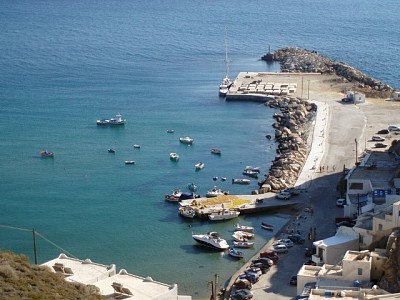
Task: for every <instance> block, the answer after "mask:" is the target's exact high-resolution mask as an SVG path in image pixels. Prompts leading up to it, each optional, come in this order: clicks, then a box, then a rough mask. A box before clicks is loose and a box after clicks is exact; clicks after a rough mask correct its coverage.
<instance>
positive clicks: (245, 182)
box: [232, 178, 250, 184]
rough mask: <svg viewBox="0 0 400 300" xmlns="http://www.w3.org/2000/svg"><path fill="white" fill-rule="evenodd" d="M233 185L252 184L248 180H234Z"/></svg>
mask: <svg viewBox="0 0 400 300" xmlns="http://www.w3.org/2000/svg"><path fill="white" fill-rule="evenodd" d="M232 184H250V179H246V178H236V179H232Z"/></svg>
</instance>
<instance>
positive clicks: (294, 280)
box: [289, 275, 297, 285]
mask: <svg viewBox="0 0 400 300" xmlns="http://www.w3.org/2000/svg"><path fill="white" fill-rule="evenodd" d="M289 284H290V285H297V275H293V276H292V277H290V281H289Z"/></svg>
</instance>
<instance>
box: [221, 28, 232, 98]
mask: <svg viewBox="0 0 400 300" xmlns="http://www.w3.org/2000/svg"><path fill="white" fill-rule="evenodd" d="M224 63H225V69H226V74H225V77H224V79H222V81H221V83H220V84H219V95H220V96H221V97H225V96H226V94H227V93H228V91H229V89H230V87H231V86H232V84H233V81H232V80H231V79H230V78H229V64H228V43H227V34H226V30H225V59H224Z"/></svg>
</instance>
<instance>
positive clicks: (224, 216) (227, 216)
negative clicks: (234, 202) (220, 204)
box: [208, 209, 240, 221]
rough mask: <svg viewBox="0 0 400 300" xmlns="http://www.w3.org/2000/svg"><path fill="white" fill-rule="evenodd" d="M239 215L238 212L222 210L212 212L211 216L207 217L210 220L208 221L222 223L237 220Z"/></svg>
mask: <svg viewBox="0 0 400 300" xmlns="http://www.w3.org/2000/svg"><path fill="white" fill-rule="evenodd" d="M239 215H240V211H237V210H228V209H222V210H221V211H218V212H212V213H211V214H209V215H208V218H209V219H210V221H224V220H231V219H234V218H237V217H239Z"/></svg>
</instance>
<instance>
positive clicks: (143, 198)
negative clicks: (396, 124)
mask: <svg viewBox="0 0 400 300" xmlns="http://www.w3.org/2000/svg"><path fill="white" fill-rule="evenodd" d="M398 8H399V5H398V3H397V2H396V1H395V0H392V1H385V3H384V4H383V3H382V2H380V1H361V0H357V1H356V0H355V1H344V0H342V1H334V2H332V1H301V0H297V1H274V0H273V1H268V2H265V1H264V2H262V1H247V2H243V1H235V0H234V1H231V2H230V4H229V5H228V6H227V5H221V3H218V2H215V1H202V2H200V3H192V2H189V1H152V0H150V1H146V2H139V1H127V0H121V1H90V0H88V1H82V2H71V1H65V0H57V1H45V0H43V1H34V2H32V1H23V0H21V1H11V0H5V1H2V2H1V3H0V25H1V28H2V33H1V34H0V50H1V55H0V69H1V72H0V104H1V105H0V130H1V138H0V146H1V147H0V157H1V158H0V170H1V171H0V172H1V177H0V201H1V207H2V209H1V215H0V216H1V218H0V220H1V221H0V224H1V225H8V226H14V227H18V228H27V229H31V228H35V229H36V230H37V231H38V232H40V233H41V234H43V235H44V236H45V237H46V238H48V239H49V240H50V241H52V242H54V243H55V244H57V245H59V246H60V247H62V248H63V249H65V250H67V251H68V252H69V253H72V254H73V255H75V256H77V257H78V258H81V259H85V258H91V259H92V260H93V261H96V262H100V263H104V264H111V263H115V264H116V265H117V268H118V269H119V268H125V269H127V270H128V271H129V272H131V273H134V274H138V275H141V276H147V275H150V276H152V277H153V279H155V280H159V281H162V282H165V283H170V284H172V283H177V284H178V285H179V292H180V294H190V295H192V296H193V298H194V299H206V298H208V295H209V286H207V283H208V282H209V281H210V280H212V279H213V276H214V274H215V273H218V275H219V276H220V281H221V282H225V281H226V280H228V279H229V277H230V275H231V274H233V273H234V272H235V270H236V269H238V268H239V267H240V263H239V262H234V261H232V260H230V259H228V258H226V257H225V256H222V255H221V254H219V253H214V252H208V251H204V249H202V248H199V247H197V246H196V245H195V243H194V241H193V240H192V238H191V233H192V232H197V233H202V232H207V231H209V230H211V229H212V230H217V231H219V232H221V234H223V236H225V237H227V239H229V238H230V234H231V228H232V226H233V224H235V221H231V222H227V223H218V224H210V223H209V222H199V221H195V222H193V223H188V222H187V221H184V220H182V219H180V218H178V216H177V206H176V205H174V204H171V203H167V202H165V201H164V200H163V195H164V194H165V193H170V192H171V191H172V189H173V188H175V187H181V188H182V189H184V188H185V187H186V185H187V184H188V183H189V182H192V181H193V182H195V183H196V184H198V185H199V193H200V194H204V193H205V192H206V191H207V190H208V189H210V188H212V187H213V186H214V185H218V187H220V188H222V189H224V190H229V191H230V192H231V193H238V194H241V193H249V192H250V191H251V190H253V189H255V188H256V187H257V183H256V181H253V182H252V184H251V185H250V186H238V185H231V183H230V180H229V179H230V178H235V177H242V176H241V171H242V169H243V168H244V166H246V165H254V166H260V167H261V169H262V171H263V173H266V172H267V171H268V168H269V166H270V163H271V160H272V159H273V158H274V147H270V145H271V144H272V146H274V144H273V142H272V141H268V140H267V139H265V135H266V134H271V133H273V130H272V127H271V124H272V123H273V119H272V114H273V111H272V110H271V109H269V108H267V107H264V106H263V105H260V104H255V103H226V102H225V101H224V100H223V99H221V98H219V97H218V89H217V87H218V84H219V82H220V80H221V79H222V77H223V76H224V73H225V70H224V63H223V59H224V51H225V47H224V35H225V28H226V29H227V33H228V34H227V35H228V49H229V60H230V75H231V77H235V76H236V74H237V73H238V72H240V71H277V70H279V66H278V65H276V64H272V65H268V64H266V63H265V62H262V61H260V60H259V58H260V57H261V56H262V55H263V54H265V52H266V51H267V50H268V45H271V48H272V50H274V49H278V48H281V47H287V46H299V47H304V48H307V49H313V50H317V51H319V52H321V53H323V54H325V55H327V56H329V57H330V58H332V59H336V60H340V61H344V62H346V63H348V64H351V65H353V66H355V67H356V68H358V69H360V70H362V71H364V72H365V73H367V74H368V75H370V76H373V77H375V78H377V79H380V80H382V81H384V82H386V83H388V84H390V85H392V86H397V87H398V86H400V75H399V73H398V72H397V70H398V69H399V66H400V65H399V64H400V59H399V58H400V57H399V56H400V54H399V51H398V49H399V46H400V32H399V31H400V30H399V27H398V26H397V22H398V17H397V11H398ZM117 112H120V113H121V114H122V115H123V116H124V117H126V118H127V124H126V125H125V126H124V127H121V128H102V127H98V126H96V123H95V122H96V120H97V119H99V118H103V117H113V116H114V115H115V114H116V113H117ZM170 128H172V129H174V130H175V133H174V134H168V133H166V130H167V129H170ZM186 135H189V136H191V137H193V138H194V139H195V143H194V145H193V146H191V147H187V146H184V145H181V144H180V143H179V141H178V138H179V137H180V136H186ZM133 144H140V145H141V148H140V149H134V148H133ZM110 147H112V148H114V149H116V153H115V154H114V155H113V154H109V153H107V149H108V148H110ZM213 147H215V148H219V149H221V150H222V156H221V157H218V156H214V155H211V154H210V149H211V148H213ZM42 149H48V150H50V151H55V152H56V156H55V158H54V159H41V158H40V155H39V152H40V150H42ZM170 152H177V153H179V154H180V156H181V159H180V160H179V162H178V163H172V162H171V161H170V159H169V153H170ZM125 160H135V161H136V163H137V164H136V165H131V166H125V165H124V161H125ZM198 161H203V162H204V163H205V168H204V169H203V170H201V171H200V172H195V171H194V164H195V163H196V162H198ZM213 176H219V177H221V176H226V177H227V178H228V180H227V181H226V182H221V181H217V182H214V181H213V180H212V178H213ZM266 219H267V220H268V223H273V224H275V225H276V226H279V225H282V224H284V223H285V222H286V217H285V216H281V215H257V216H248V217H241V218H240V222H241V223H243V224H246V225H253V226H256V227H257V228H258V225H259V224H260V222H261V221H262V220H266ZM189 225H190V226H189ZM256 234H257V238H256V247H255V249H254V251H256V250H257V249H259V248H260V247H261V246H262V245H263V244H264V243H265V242H266V241H267V240H268V239H269V238H270V236H271V233H269V232H265V231H261V229H260V230H257V232H256ZM0 242H1V246H0V248H3V249H10V250H13V251H15V252H18V253H25V254H27V255H29V257H30V258H31V260H33V255H32V254H33V250H32V238H31V233H30V232H24V231H18V230H12V229H8V228H0ZM254 251H247V253H246V258H249V257H251V256H252V254H253V253H254ZM60 252H61V250H60V249H58V248H56V247H54V246H53V245H51V244H50V243H48V242H47V241H45V240H43V239H40V238H39V239H38V259H39V263H42V262H44V261H47V260H49V259H52V258H54V257H55V256H57V255H58V254H59V253H60Z"/></svg>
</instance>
